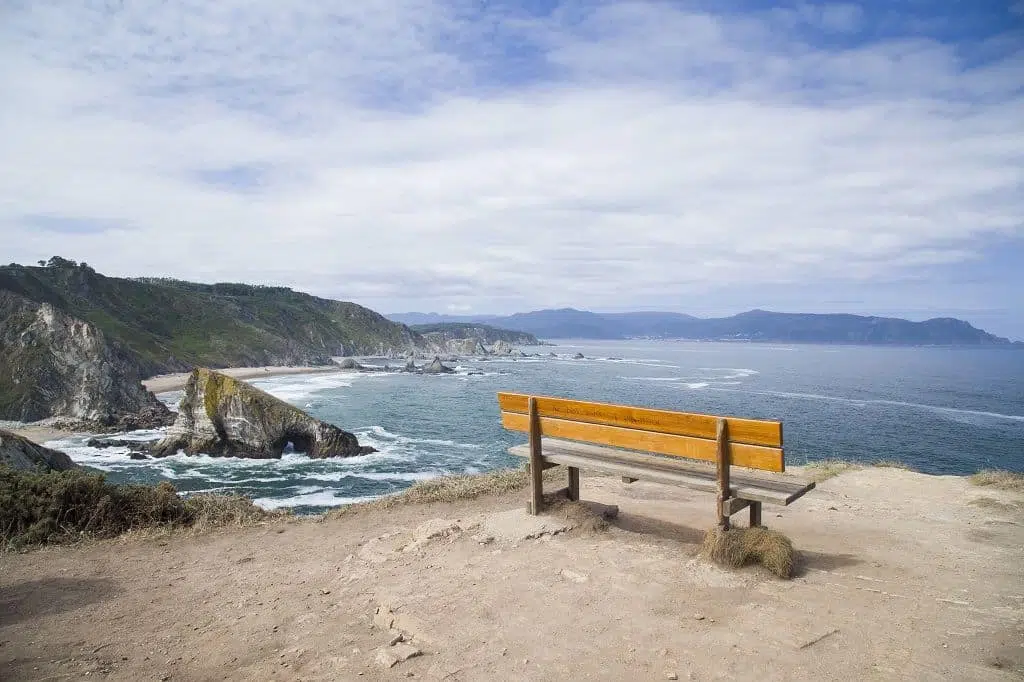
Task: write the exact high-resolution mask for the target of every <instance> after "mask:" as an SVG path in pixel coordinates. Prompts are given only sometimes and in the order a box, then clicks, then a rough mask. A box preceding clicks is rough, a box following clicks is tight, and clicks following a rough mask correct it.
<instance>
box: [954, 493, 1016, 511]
mask: <svg viewBox="0 0 1024 682" xmlns="http://www.w3.org/2000/svg"><path fill="white" fill-rule="evenodd" d="M967 504H970V505H973V506H975V507H981V508H982V509H988V510H991V511H997V512H1013V511H1019V510H1022V509H1024V502H1016V503H1010V502H1000V501H999V500H997V499H994V498H991V497H976V498H974V499H973V500H970V501H969V502H968V503H967Z"/></svg>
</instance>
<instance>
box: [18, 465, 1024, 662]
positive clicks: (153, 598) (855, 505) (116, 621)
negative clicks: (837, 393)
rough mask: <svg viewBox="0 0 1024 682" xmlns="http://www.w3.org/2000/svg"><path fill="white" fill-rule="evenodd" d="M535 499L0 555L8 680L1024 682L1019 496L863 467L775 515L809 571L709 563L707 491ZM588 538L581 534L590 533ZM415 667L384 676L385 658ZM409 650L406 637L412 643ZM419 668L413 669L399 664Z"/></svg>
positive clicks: (586, 486)
mask: <svg viewBox="0 0 1024 682" xmlns="http://www.w3.org/2000/svg"><path fill="white" fill-rule="evenodd" d="M582 492H583V498H584V499H585V500H594V501H599V502H602V503H608V504H616V505H619V507H620V510H621V511H620V513H619V516H618V518H617V519H615V520H614V521H612V522H611V525H610V526H609V527H608V528H606V529H601V528H598V527H595V526H594V525H592V524H591V525H588V524H586V523H584V524H583V525H577V526H576V527H573V523H570V522H567V521H566V520H565V518H564V517H562V516H559V515H558V514H552V515H550V516H543V517H539V519H540V523H538V519H537V517H529V516H527V515H526V514H525V513H524V512H523V511H522V508H523V499H524V497H525V493H510V494H505V495H494V496H490V497H483V498H479V499H476V500H472V501H460V502H447V503H431V504H427V505H408V506H401V507H396V508H392V509H389V510H387V511H384V512H381V511H367V512H360V513H351V514H348V515H345V516H342V517H341V518H337V519H330V520H326V521H322V522H318V521H316V520H304V519H291V520H284V521H276V522H273V523H271V524H268V525H265V526H258V527H250V528H240V529H236V528H230V529H223V530H220V531H214V532H210V533H207V534H205V535H199V536H187V535H182V536H171V537H154V538H150V539H139V538H135V539H123V540H119V541H107V542H98V543H92V544H82V545H78V546H74V547H68V548H49V549H44V550H39V551H32V552H28V553H26V554H6V555H0V670H2V671H4V673H5V674H4V675H3V676H4V677H5V678H6V677H9V678H10V679H19V680H21V679H24V680H31V679H48V680H58V679H84V677H85V676H86V675H89V676H91V677H92V676H97V677H102V678H104V679H111V680H142V679H146V680H213V679H218V680H219V679H228V680H254V679H259V680H271V679H281V680H296V679H302V680H307V681H312V680H356V679H359V680H364V679H366V680H378V679H379V680H389V679H406V678H414V679H428V680H512V679H517V680H551V681H555V680H566V679H574V680H575V679H605V680H631V679H642V680H659V679H660V680H664V679H680V680H711V679H759V680H780V681H781V680H814V681H820V680H837V681H839V680H842V681H845V680H864V679H871V680H915V681H922V680H1019V679H1020V677H1021V675H1022V674H1024V594H1022V590H1021V587H1022V585H1024V561H1022V559H1024V556H1022V550H1021V547H1022V546H1024V496H1022V495H1021V494H1020V493H1014V492H1007V491H999V490H993V489H989V488H981V487H977V486H974V485H972V484H971V483H969V482H968V480H967V479H965V478H962V477H956V476H926V475H923V474H917V473H913V472H909V471H904V470H900V469H893V468H866V469H862V470H856V471H849V472H846V473H843V474H841V475H839V476H837V477H835V478H833V479H830V480H827V481H825V482H823V483H822V484H821V485H820V486H819V488H818V489H816V490H813V491H811V493H809V494H808V495H807V496H806V497H805V498H803V499H801V500H799V501H798V502H797V503H795V504H794V505H793V506H791V507H787V508H781V509H777V508H773V509H772V510H771V511H770V512H769V510H768V509H766V510H765V521H766V522H767V523H768V524H769V525H771V526H773V527H775V528H777V529H779V530H782V531H783V532H785V533H786V534H787V535H788V536H789V537H790V538H791V539H792V540H793V542H794V544H795V545H796V547H797V548H798V550H799V551H800V552H801V555H802V560H801V566H800V568H799V570H798V573H797V575H796V577H795V578H794V579H792V580H789V581H784V580H780V579H778V578H775V577H773V576H771V575H769V574H767V573H766V572H765V571H764V570H763V569H760V568H748V569H744V570H740V571H732V570H725V569H720V568H718V567H715V566H713V565H710V564H708V563H706V562H705V561H704V560H702V559H699V558H696V557H695V553H696V548H697V543H698V542H699V540H700V538H701V534H702V531H703V530H704V529H705V528H706V527H707V526H708V525H709V524H710V523H712V514H711V508H712V497H711V496H710V495H707V494H702V493H697V492H693V491H689V490H686V489H680V488H674V487H666V486H661V485H658V484H654V483H636V484H633V485H626V484H623V483H622V482H620V481H619V480H618V479H613V478H600V477H586V476H585V477H584V479H583V483H582ZM577 522H578V519H577ZM399 636H401V637H402V638H404V639H407V640H410V641H409V642H408V643H407V645H408V647H409V648H408V649H403V651H404V652H405V653H411V652H418V654H417V655H415V656H414V657H412V658H409V659H408V660H406V661H404V662H398V663H396V664H395V665H394V667H388V664H389V663H390V662H391V660H389V659H386V656H387V655H388V653H389V652H393V651H395V650H396V648H395V647H391V646H390V643H391V642H392V641H396V639H397V638H398V637H399ZM404 646H405V645H403V647H404ZM403 655H404V654H403Z"/></svg>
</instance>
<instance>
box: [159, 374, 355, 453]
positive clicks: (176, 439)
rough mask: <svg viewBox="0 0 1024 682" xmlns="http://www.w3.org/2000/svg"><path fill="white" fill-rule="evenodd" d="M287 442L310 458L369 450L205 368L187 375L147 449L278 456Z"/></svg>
mask: <svg viewBox="0 0 1024 682" xmlns="http://www.w3.org/2000/svg"><path fill="white" fill-rule="evenodd" d="M289 443H291V444H292V446H293V447H294V449H295V450H296V451H297V452H304V453H306V454H307V455H309V456H310V457H314V458H324V457H351V456H355V455H362V454H366V453H368V452H373V448H367V447H361V446H360V445H359V443H358V441H357V440H356V437H355V436H354V435H352V434H351V433H349V432H347V431H343V430H341V429H339V428H338V427H336V426H334V425H332V424H327V423H325V422H322V421H320V420H318V419H315V418H313V417H311V416H309V415H308V414H306V413H305V412H303V411H302V410H300V409H298V408H297V407H294V406H292V405H289V404H288V403H286V402H284V401H283V400H279V399H278V398H275V397H274V396H272V395H270V394H269V393H265V392H264V391H261V390H259V389H258V388H256V387H255V386H252V385H250V384H247V383H245V382H243V381H238V380H237V379H232V378H231V377H229V376H227V375H225V374H221V373H219V372H214V371H211V370H208V369H197V370H194V371H193V372H192V375H191V376H190V377H189V380H188V384H187V385H186V386H185V395H184V396H183V397H182V399H181V405H180V408H179V412H178V418H177V419H176V420H175V422H174V424H173V425H172V426H171V428H170V429H169V430H168V433H167V436H166V437H165V438H164V439H163V440H161V441H160V442H159V443H157V444H156V445H155V446H154V447H153V448H152V450H151V453H152V454H153V455H155V456H156V457H166V456H169V455H174V454H177V453H178V451H179V450H184V451H185V453H186V454H190V455H195V454H207V455H226V456H233V457H253V458H258V459H266V458H277V457H280V456H281V454H282V453H283V452H284V449H285V447H286V446H287V445H288V444H289Z"/></svg>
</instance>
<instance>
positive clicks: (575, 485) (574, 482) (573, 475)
mask: <svg viewBox="0 0 1024 682" xmlns="http://www.w3.org/2000/svg"><path fill="white" fill-rule="evenodd" d="M567 492H568V497H569V499H570V500H571V501H573V502H576V501H577V500H579V499H580V470H579V468H578V467H569V488H568V490H567Z"/></svg>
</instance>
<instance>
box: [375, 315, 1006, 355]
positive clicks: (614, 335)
mask: <svg viewBox="0 0 1024 682" xmlns="http://www.w3.org/2000/svg"><path fill="white" fill-rule="evenodd" d="M387 317H388V318H389V319H391V320H394V321H403V320H405V319H432V320H434V321H435V323H441V322H446V321H450V322H455V321H459V322H462V323H472V322H486V324H489V325H492V326H496V327H502V328H505V329H511V330H515V331H522V332H526V333H530V334H534V335H535V336H537V337H538V338H541V339H558V338H580V339H594V340H616V339H629V338H658V339H687V340H699V341H755V342H756V341H761V342H776V343H778V342H784V343H824V344H854V345H886V346H923V345H931V346H1005V347H1014V348H1019V347H1024V344H1022V343H1021V342H1016V341H1010V340H1009V339H1007V338H1004V337H1000V336H996V335H994V334H990V333H988V332H986V331H984V330H982V329H978V328H976V327H974V326H973V325H971V324H970V323H969V322H967V321H965V320H961V319H958V318H954V317H935V318H930V319H928V320H923V321H920V322H915V321H911V320H906V319H903V318H898V317H882V316H875V315H855V314H852V313H786V312H775V311H769V310H764V309H761V308H755V309H753V310H748V311H745V312H742V313H738V314H736V315H731V316H728V317H711V318H701V317H695V316H693V315H687V314H685V313H675V312H658V311H636V312H625V313H596V312H592V311H588V310H578V309H575V308H559V309H544V310H535V311H531V312H526V313H515V314H513V315H506V316H495V315H480V316H479V317H476V318H474V317H473V316H466V315H459V316H445V315H440V314H437V313H396V314H391V315H387ZM448 318H451V319H448ZM456 318H457V319H456Z"/></svg>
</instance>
